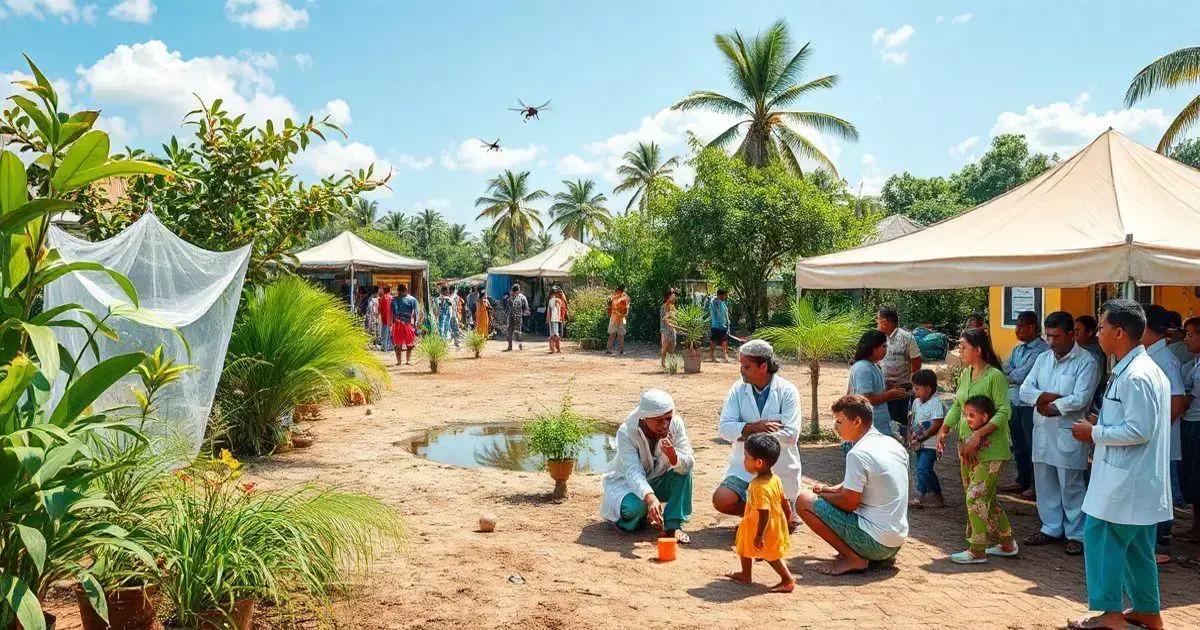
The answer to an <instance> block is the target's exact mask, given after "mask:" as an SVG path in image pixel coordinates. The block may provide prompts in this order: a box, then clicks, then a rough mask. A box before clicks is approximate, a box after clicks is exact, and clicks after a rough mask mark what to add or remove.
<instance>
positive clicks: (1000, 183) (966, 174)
mask: <svg viewBox="0 0 1200 630" xmlns="http://www.w3.org/2000/svg"><path fill="white" fill-rule="evenodd" d="M1057 162H1058V155H1046V154H1044V153H1035V154H1030V153H1029V144H1028V143H1027V142H1026V141H1025V136H1023V135H1020V134H1012V133H1006V134H1001V135H998V136H996V137H995V138H992V146H991V147H990V148H988V150H987V153H984V154H983V157H982V158H980V159H979V161H978V162H976V163H974V164H968V165H966V166H964V167H963V168H962V170H961V171H959V172H957V173H955V174H954V175H951V176H950V181H951V183H952V184H953V185H954V187H955V189H956V190H957V191H958V197H959V198H960V199H961V200H962V201H963V202H964V203H965V205H967V206H977V205H979V204H981V203H983V202H985V201H988V200H990V199H993V198H995V197H997V196H999V195H1002V194H1004V193H1006V192H1008V191H1009V190H1011V189H1013V188H1015V187H1017V186H1019V185H1021V184H1023V183H1025V182H1027V181H1029V180H1031V179H1033V178H1034V177H1037V176H1038V175H1041V174H1042V173H1044V172H1046V171H1047V170H1048V169H1049V168H1050V167H1051V166H1053V165H1054V164H1056V163H1057Z"/></svg>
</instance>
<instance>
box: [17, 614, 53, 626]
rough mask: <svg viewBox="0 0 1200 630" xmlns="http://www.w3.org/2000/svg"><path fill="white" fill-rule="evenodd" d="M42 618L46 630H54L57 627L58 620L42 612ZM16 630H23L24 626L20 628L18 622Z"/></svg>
mask: <svg viewBox="0 0 1200 630" xmlns="http://www.w3.org/2000/svg"><path fill="white" fill-rule="evenodd" d="M42 617H44V618H45V619H46V630H54V628H55V626H57V625H58V619H57V618H56V617H55V616H54V615H52V614H50V613H48V612H43V613H42ZM17 630H25V626H22V625H21V622H20V621H18V622H17Z"/></svg>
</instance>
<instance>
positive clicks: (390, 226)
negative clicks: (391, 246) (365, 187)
mask: <svg viewBox="0 0 1200 630" xmlns="http://www.w3.org/2000/svg"><path fill="white" fill-rule="evenodd" d="M379 226H380V227H381V228H383V229H384V230H385V231H387V232H391V233H393V234H395V235H396V236H399V237H400V238H401V239H402V240H410V239H412V238H413V237H414V236H416V232H414V231H413V229H412V223H411V222H410V221H409V219H408V217H406V216H404V213H403V212H395V211H393V212H389V213H387V214H385V215H383V219H382V220H381V221H380V222H379Z"/></svg>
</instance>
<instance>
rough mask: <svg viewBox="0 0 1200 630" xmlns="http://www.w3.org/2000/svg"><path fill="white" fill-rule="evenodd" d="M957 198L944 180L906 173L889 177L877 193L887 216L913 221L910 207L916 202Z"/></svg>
mask: <svg viewBox="0 0 1200 630" xmlns="http://www.w3.org/2000/svg"><path fill="white" fill-rule="evenodd" d="M957 198H958V193H957V192H956V191H955V190H954V187H953V186H952V185H951V184H950V182H949V180H947V179H946V178H944V177H916V176H914V175H912V174H911V173H909V172H908V171H905V172H904V173H902V174H900V175H892V176H891V177H889V178H888V179H887V182H885V183H884V184H883V190H882V191H881V192H880V193H879V200H880V201H882V202H883V207H884V208H885V209H886V212H887V214H889V215H891V214H902V215H904V216H907V217H910V218H913V219H916V218H917V217H915V216H913V213H912V207H913V206H914V205H915V204H917V203H918V202H921V201H929V200H933V199H944V200H946V201H949V202H954V201H957ZM921 222H922V223H926V224H928V223H930V222H929V221H924V220H922V221H921Z"/></svg>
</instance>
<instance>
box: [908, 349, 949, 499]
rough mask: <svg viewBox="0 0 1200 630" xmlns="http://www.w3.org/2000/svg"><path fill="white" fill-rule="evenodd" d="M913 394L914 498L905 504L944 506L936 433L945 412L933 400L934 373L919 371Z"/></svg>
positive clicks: (914, 376)
mask: <svg viewBox="0 0 1200 630" xmlns="http://www.w3.org/2000/svg"><path fill="white" fill-rule="evenodd" d="M912 383H913V394H914V395H915V396H916V400H914V401H913V405H912V423H911V424H910V426H911V427H912V428H911V429H910V433H909V447H910V448H912V450H913V451H914V454H915V455H916V458H915V459H916V460H917V496H916V497H914V498H913V500H912V501H910V502H909V503H908V506H909V507H911V508H918V509H919V508H924V507H933V508H941V507H945V506H946V500H945V499H944V498H943V497H942V484H941V482H940V481H939V480H938V477H937V472H935V471H934V470H933V466H934V464H936V463H937V456H938V455H937V434H938V431H940V430H941V428H942V421H943V420H944V419H945V417H946V410H945V408H944V407H943V406H942V401H940V400H938V398H937V374H934V373H933V370H920V371H918V372H917V373H916V374H913V377H912Z"/></svg>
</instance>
